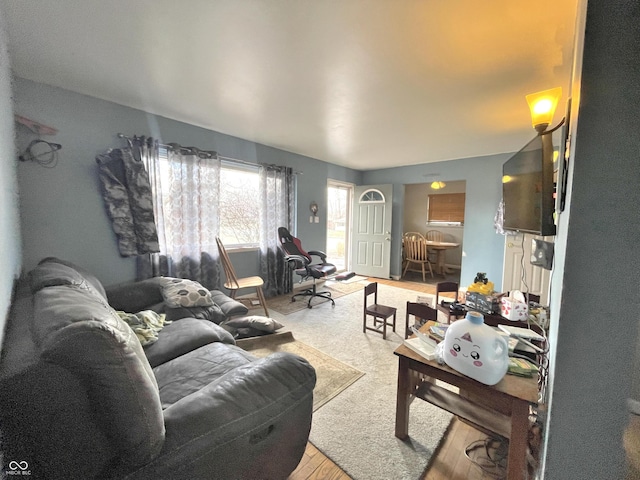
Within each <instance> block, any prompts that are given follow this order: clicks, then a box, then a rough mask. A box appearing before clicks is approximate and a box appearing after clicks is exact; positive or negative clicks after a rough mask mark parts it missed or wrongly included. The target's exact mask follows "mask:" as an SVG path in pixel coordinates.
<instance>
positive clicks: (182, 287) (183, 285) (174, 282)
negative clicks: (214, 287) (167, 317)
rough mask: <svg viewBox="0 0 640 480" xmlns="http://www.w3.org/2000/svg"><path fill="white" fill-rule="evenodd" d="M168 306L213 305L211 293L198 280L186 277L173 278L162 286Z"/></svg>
mask: <svg viewBox="0 0 640 480" xmlns="http://www.w3.org/2000/svg"><path fill="white" fill-rule="evenodd" d="M162 296H163V297H164V301H165V303H166V304H167V306H168V307H207V306H209V305H213V303H214V302H213V300H212V299H211V293H209V290H207V289H206V288H204V287H203V286H202V285H201V284H199V283H198V282H195V281H193V280H188V279H186V278H172V279H168V281H167V282H166V283H165V284H164V286H163V287H162Z"/></svg>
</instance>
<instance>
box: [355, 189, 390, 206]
mask: <svg viewBox="0 0 640 480" xmlns="http://www.w3.org/2000/svg"><path fill="white" fill-rule="evenodd" d="M384 202H385V199H384V194H383V193H382V192H381V191H380V190H378V189H375V188H370V189H369V190H365V191H364V192H362V195H360V198H359V199H358V203H384Z"/></svg>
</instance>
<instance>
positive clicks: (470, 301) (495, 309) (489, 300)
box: [464, 292, 500, 314]
mask: <svg viewBox="0 0 640 480" xmlns="http://www.w3.org/2000/svg"><path fill="white" fill-rule="evenodd" d="M464 303H465V304H466V305H467V307H469V308H471V309H473V310H477V311H479V312H481V313H487V314H491V313H499V312H500V301H499V300H498V298H497V297H495V296H494V295H483V294H481V293H478V292H467V294H466V298H465V302H464Z"/></svg>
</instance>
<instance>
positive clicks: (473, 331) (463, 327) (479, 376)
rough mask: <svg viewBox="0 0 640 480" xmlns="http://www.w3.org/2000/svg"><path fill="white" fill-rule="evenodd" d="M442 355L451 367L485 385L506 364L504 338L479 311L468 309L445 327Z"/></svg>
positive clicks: (495, 380)
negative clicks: (468, 310) (459, 318)
mask: <svg viewBox="0 0 640 480" xmlns="http://www.w3.org/2000/svg"><path fill="white" fill-rule="evenodd" d="M443 356H444V361H445V363H446V364H447V365H449V366H450V367H451V368H453V369H454V370H457V371H458V372H460V373H462V374H464V375H466V376H468V377H471V378H473V379H474V380H477V381H479V382H481V383H484V384H485V385H495V384H496V383H498V382H499V381H500V380H502V377H504V376H505V374H506V373H507V369H508V368H509V346H508V345H507V341H506V340H505V339H504V338H503V337H502V336H501V335H500V334H499V333H497V332H496V331H495V330H494V329H493V328H491V327H489V326H488V325H485V323H484V315H482V314H481V313H479V312H468V313H467V316H466V317H465V318H464V319H462V320H458V321H456V322H453V323H452V324H451V325H450V326H449V328H447V333H446V334H445V337H444V349H443Z"/></svg>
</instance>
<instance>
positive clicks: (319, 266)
mask: <svg viewBox="0 0 640 480" xmlns="http://www.w3.org/2000/svg"><path fill="white" fill-rule="evenodd" d="M278 238H280V244H281V245H282V249H283V250H284V253H285V254H286V255H285V257H284V259H285V261H286V262H287V263H288V264H289V266H290V267H291V268H292V269H293V271H294V272H295V273H296V275H299V276H300V283H302V282H303V281H304V280H306V279H308V278H313V286H312V287H311V288H307V289H306V290H303V291H302V292H299V293H296V294H295V295H293V296H292V297H291V301H292V302H295V301H296V297H303V296H305V297H306V296H308V297H309V301H308V302H307V307H308V308H312V305H311V300H313V298H314V297H321V298H325V299H327V300H329V301H331V304H332V306H334V307H335V306H336V302H335V301H334V300H333V298H331V292H328V291H323V292H319V291H318V290H317V286H316V280H318V279H321V278H326V277H327V276H329V275H331V274H332V273H335V272H336V266H335V265H332V264H331V263H327V254H326V253H324V252H320V251H318V250H309V252H306V251H305V250H304V249H303V248H302V244H301V242H300V240H299V239H298V238H296V237H294V236H293V235H291V234H290V233H289V230H287V229H286V228H285V227H280V228H278ZM312 255H314V256H316V257H318V258H320V263H313V259H312V258H311V256H312Z"/></svg>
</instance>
